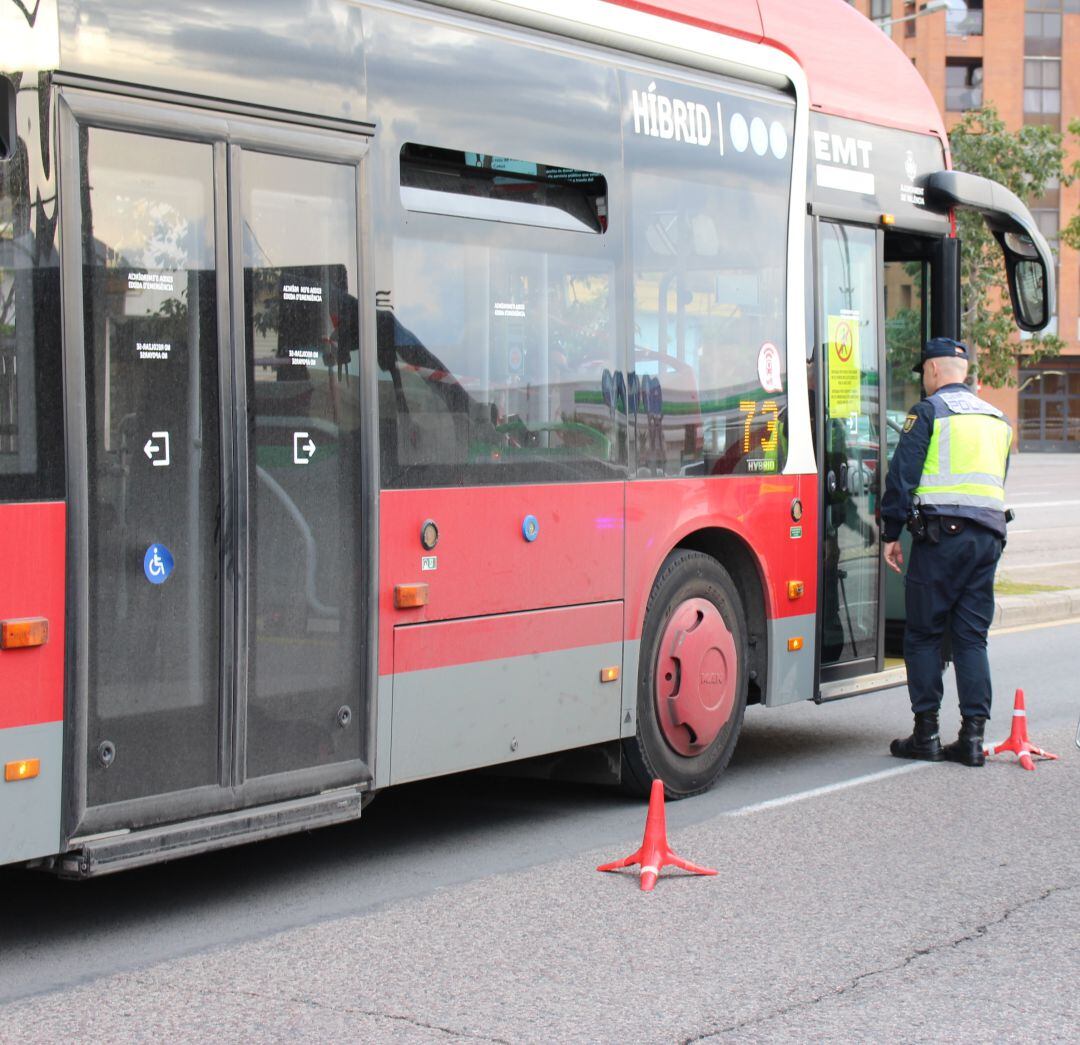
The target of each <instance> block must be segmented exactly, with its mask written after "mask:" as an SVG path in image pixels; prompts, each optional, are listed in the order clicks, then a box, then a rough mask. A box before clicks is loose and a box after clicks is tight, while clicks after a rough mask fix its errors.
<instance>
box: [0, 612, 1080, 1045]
mask: <svg viewBox="0 0 1080 1045" xmlns="http://www.w3.org/2000/svg"><path fill="white" fill-rule="evenodd" d="M1078 646H1080V623H1078V622H1073V623H1070V624H1064V625H1058V626H1055V627H1048V628H1037V629H1024V630H1020V631H1016V632H1012V633H1005V634H999V635H997V636H996V637H995V638H994V640H993V641H992V659H993V664H994V669H995V682H996V691H997V693H998V697H997V702H996V714H995V718H994V720H993V722H992V723H991V728H990V729H989V731H988V733H989V735H990V736H991V737H992V738H994V739H998V738H999V734H1000V735H1001V736H1004V734H1005V733H1006V732H1007V730H1008V726H1009V723H1010V720H1011V715H1010V710H1011V697H1012V692H1013V690H1014V688H1015V687H1017V686H1024V687H1025V689H1026V693H1027V698H1028V709H1029V723H1030V728H1031V731H1032V739H1033V740H1034V741H1035V742H1036V743H1039V744H1041V745H1042V746H1043V747H1046V748H1049V749H1050V750H1054V751H1057V752H1058V753H1059V754H1060V755H1061V756H1062V757H1061V760H1060V761H1058V762H1053V763H1040V764H1039V765H1038V767H1037V769H1036V771H1035V772H1033V773H1027V772H1024V771H1023V770H1021V769H1020V768H1019V767H1018V766H1017V765H1016V764H1015V762H1014V761H1013V760H1012V759H1011V758H1004V757H1002V758H1000V759H996V760H993V761H992V763H991V764H989V765H988V766H987V767H986V768H984V769H981V770H971V769H966V768H963V767H958V766H953V765H948V764H945V765H923V764H912V765H908V764H904V763H898V762H897V761H896V760H895V759H892V758H890V757H889V756H888V755H887V754H886V751H887V745H888V740H889V739H890V738H891V737H893V736H895V735H898V734H900V733H901V732H903V731H906V729H907V728H908V726H909V723H910V719H909V715H908V711H907V702H906V695H905V693H904V692H903V691H901V690H892V691H888V692H886V693H882V694H873V695H870V696H866V697H862V698H857V699H855V700H852V701H847V702H841V703H837V704H834V705H829V706H825V707H816V706H813V705H810V704H800V705H795V706H792V707H789V708H782V709H760V708H755V709H751V712H750V713H749V714H748V716H747V721H746V727H745V731H744V736H743V739H742V742H741V743H740V747H739V749H738V751H737V752H736V756H735V759H734V761H733V763H732V766H731V768H730V769H729V771H728V773H727V774H726V775H725V778H724V780H723V781H722V783H721V785H720V786H719V787H717V788H716V789H714V790H713V791H712V792H710V793H709V794H707V795H703V796H699V797H697V798H694V799H689V800H686V801H683V802H679V803H672V804H669V806H668V826H669V833H670V838H671V842H672V845H673V847H674V848H675V849H676V850H677V851H679V852H680V853H682V855H684V856H686V857H687V858H688V859H691V860H695V861H697V862H700V863H705V864H709V865H711V866H713V867H716V868H717V869H718V870H719V872H720V873H719V875H718V876H717V877H715V878H690V877H686V876H683V875H680V874H677V873H675V874H668V875H665V876H664V877H662V878H661V880H660V882H659V883H658V884H657V887H656V891H655V892H654V893H652V894H643V893H641V892H639V891H638V889H637V882H636V879H635V878H634V877H633V876H632V875H630V874H619V875H601V874H597V873H596V872H595V870H594V868H595V866H596V864H597V863H599V862H601V861H603V860H608V859H614V858H616V857H619V856H622V855H625V854H626V853H629V852H630V851H632V850H633V849H635V848H636V847H637V845H638V843H639V841H640V838H641V831H642V825H643V821H644V807H643V806H642V805H641V804H640V803H636V802H629V801H627V800H625V799H623V798H621V797H619V796H617V795H615V794H613V793H610V792H608V791H605V790H602V789H597V788H587V787H572V786H565V785H564V786H559V785H545V784H540V783H531V782H523V781H503V780H498V779H494V778H492V777H486V776H478V775H465V776H459V777H455V778H450V779H447V780H442V781H436V782H431V783H426V784H421V785H414V786H412V787H408V788H402V789H399V790H396V791H391V792H389V793H387V794H385V795H382V796H380V797H379V799H378V800H377V801H376V802H375V803H374V804H373V805H372V806H371V807H370V808H369V809H368V810H367V811H366V812H365V814H364V817H363V819H362V820H361V821H360V822H359V823H357V824H352V825H346V826H342V827H337V828H331V829H327V830H324V831H321V832H317V833H314V834H312V835H308V836H300V837H294V838H290V839H281V840H277V841H274V842H268V843H264V844H262V845H259V846H247V847H244V848H241V849H237V850H232V851H229V852H225V853H219V854H214V855H211V856H206V857H200V858H193V859H191V860H186V861H180V862H178V863H176V864H174V865H171V866H165V867H158V868H150V869H147V870H143V871H136V872H130V873H127V874H124V875H121V876H117V877H114V878H105V879H101V880H97V881H90V882H84V883H68V882H61V881H55V880H52V879H49V878H44V877H37V876H33V875H28V874H26V873H13V872H10V871H9V872H4V873H2V874H0V933H2V938H0V1040H5V1041H6V1040H12V1041H14V1040H18V1041H19V1042H27V1041H54V1040H59V1039H61V1038H63V1039H68V1040H70V1039H74V1040H87V1039H91V1038H99V1039H108V1040H119V1041H140V1040H151V1039H154V1040H161V1039H162V1038H165V1037H168V1038H172V1039H178V1040H184V1041H189V1040H205V1039H207V1038H210V1037H213V1038H214V1039H216V1040H219V1041H239V1040H275V1041H276V1040H285V1039H296V1038H315V1037H318V1038H321V1039H324V1040H327V1039H329V1040H343V1039H349V1040H359V1041H379V1042H383V1041H402V1042H434V1041H439V1042H447V1041H469V1040H486V1041H514V1042H516V1041H627V1040H632V1041H649V1042H652V1041H656V1042H668V1041H712V1040H716V1041H721V1040H736V1039H738V1040H740V1041H747V1040H749V1041H786V1040H809V1039H812V1040H826V1039H830V1040H841V1041H856V1040H858V1041H866V1040H886V1039H887V1040H902V1041H934V1040H941V1039H942V1038H954V1039H956V1038H974V1037H976V1036H978V1037H989V1038H994V1039H1000V1040H1010V1039H1013V1038H1019V1037H1025V1038H1028V1039H1031V1040H1036V1041H1049V1040H1062V1039H1068V1038H1074V1037H1075V1036H1076V1034H1077V1030H1078V1028H1080V995H1078V994H1077V991H1076V984H1077V983H1080V803H1078V802H1077V795H1078V794H1080V751H1078V750H1077V749H1076V748H1075V747H1074V746H1073V734H1074V732H1075V730H1076V724H1077V716H1078V714H1080V681H1078V679H1077V672H1076V663H1077V661H1076V653H1075V651H1076V649H1077V647H1078ZM946 708H947V714H946V715H945V723H944V725H945V730H946V731H948V732H951V731H953V730H954V729H955V726H956V710H955V698H954V697H953V696H952V695H951V694H950V695H947V697H946Z"/></svg>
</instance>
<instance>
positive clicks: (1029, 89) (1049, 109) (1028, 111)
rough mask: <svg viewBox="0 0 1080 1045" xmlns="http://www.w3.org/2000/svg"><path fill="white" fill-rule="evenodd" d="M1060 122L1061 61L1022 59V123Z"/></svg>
mask: <svg viewBox="0 0 1080 1045" xmlns="http://www.w3.org/2000/svg"><path fill="white" fill-rule="evenodd" d="M1060 122H1061V59H1060V58H1025V59H1024V123H1048V124H1052V125H1053V126H1055V127H1056V126H1058V124H1060Z"/></svg>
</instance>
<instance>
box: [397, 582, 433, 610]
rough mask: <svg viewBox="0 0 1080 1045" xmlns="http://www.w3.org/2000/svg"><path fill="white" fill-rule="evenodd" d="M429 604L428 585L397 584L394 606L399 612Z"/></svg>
mask: <svg viewBox="0 0 1080 1045" xmlns="http://www.w3.org/2000/svg"><path fill="white" fill-rule="evenodd" d="M427 604H428V586H427V585H426V584H395V585H394V605H395V606H396V607H397V608H398V609H399V610H412V609H416V607H417V606H426V605H427Z"/></svg>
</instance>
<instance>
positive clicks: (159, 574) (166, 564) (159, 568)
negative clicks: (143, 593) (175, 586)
mask: <svg viewBox="0 0 1080 1045" xmlns="http://www.w3.org/2000/svg"><path fill="white" fill-rule="evenodd" d="M174 565H176V564H175V563H174V562H173V557H172V552H170V551H169V549H168V548H166V547H165V545H164V544H151V545H150V547H149V548H147V549H146V554H145V555H144V556H143V562H142V567H143V573H145V574H146V579H147V580H148V581H149V582H150V583H151V584H164V583H165V582H166V581H167V580H168V579H169V574H170V573H172V571H173V566H174Z"/></svg>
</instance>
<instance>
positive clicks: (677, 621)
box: [656, 599, 739, 757]
mask: <svg viewBox="0 0 1080 1045" xmlns="http://www.w3.org/2000/svg"><path fill="white" fill-rule="evenodd" d="M738 677H739V665H738V660H737V657H736V652H735V639H734V637H733V636H732V634H731V631H730V630H729V629H728V626H727V625H726V624H725V623H724V618H723V617H722V616H721V615H720V611H719V610H718V609H717V608H716V606H715V605H714V604H713V603H712V602H710V601H709V600H708V599H687V600H686V601H685V602H682V603H680V604H679V605H678V607H677V608H676V609H675V612H674V613H673V614H672V615H671V618H670V620H669V621H668V623H667V626H666V627H665V628H664V633H663V635H662V636H661V637H660V648H659V651H658V655H657V662H656V718H657V722H658V723H659V725H660V731H661V733H662V734H663V736H664V740H665V741H667V743H668V744H669V745H670V746H671V748H672V749H673V750H674V751H675V752H677V753H678V754H680V755H684V756H686V757H693V756H694V755H700V754H701V752H703V751H704V750H705V749H706V748H707V747H708V746H709V745H710V744H711V743H712V742H713V741H714V740H715V739H716V738H717V737H718V736H719V735H720V732H721V731H722V730H723V728H724V726H726V725H727V723H728V721H729V719H730V718H731V713H732V711H733V710H734V707H735V690H736V687H737V685H738Z"/></svg>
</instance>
